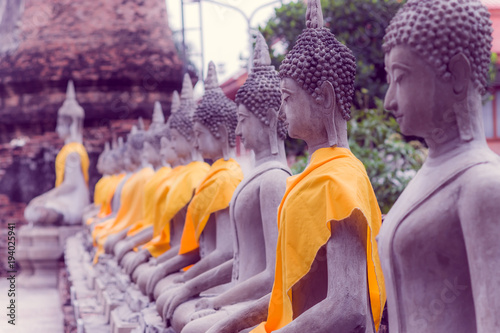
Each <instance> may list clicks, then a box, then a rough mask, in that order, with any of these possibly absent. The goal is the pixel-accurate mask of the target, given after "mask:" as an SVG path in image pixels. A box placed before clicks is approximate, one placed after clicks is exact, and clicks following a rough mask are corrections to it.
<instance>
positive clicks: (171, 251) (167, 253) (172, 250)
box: [156, 245, 181, 264]
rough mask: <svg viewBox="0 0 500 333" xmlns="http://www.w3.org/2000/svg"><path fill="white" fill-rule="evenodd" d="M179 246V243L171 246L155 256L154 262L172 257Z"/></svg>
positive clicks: (176, 252)
mask: <svg viewBox="0 0 500 333" xmlns="http://www.w3.org/2000/svg"><path fill="white" fill-rule="evenodd" d="M180 248H181V247H180V245H176V246H172V247H171V248H170V249H169V250H168V251H166V252H165V253H163V254H162V255H160V256H159V257H158V258H156V262H157V263H159V264H161V263H163V262H165V261H167V260H170V259H172V258H173V257H175V256H176V255H177V254H178V253H179V250H180Z"/></svg>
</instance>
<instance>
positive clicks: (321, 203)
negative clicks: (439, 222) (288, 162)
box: [209, 0, 385, 333]
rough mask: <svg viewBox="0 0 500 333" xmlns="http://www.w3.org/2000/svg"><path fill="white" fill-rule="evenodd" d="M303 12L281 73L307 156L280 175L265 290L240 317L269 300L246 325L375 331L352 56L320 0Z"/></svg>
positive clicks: (368, 200) (367, 201)
mask: <svg viewBox="0 0 500 333" xmlns="http://www.w3.org/2000/svg"><path fill="white" fill-rule="evenodd" d="M306 16H307V28H306V29H305V30H304V31H303V32H302V34H301V35H300V36H299V37H298V40H297V43H296V44H295V45H294V47H293V48H292V50H291V51H290V52H289V53H288V54H287V55H286V57H285V59H284V60H283V62H282V64H281V66H280V70H279V73H280V78H281V82H280V85H281V91H282V110H283V111H284V113H285V115H286V119H287V122H288V133H289V135H290V136H291V137H293V138H299V139H302V140H304V141H305V142H306V143H307V147H308V149H309V153H310V161H309V163H308V165H307V167H306V169H305V170H304V171H303V172H302V173H301V174H299V175H296V176H293V177H290V178H289V179H288V181H287V189H286V192H285V195H284V197H283V200H282V202H281V204H280V207H279V209H278V243H277V244H278V245H277V253H276V271H275V278H274V286H273V290H272V292H271V295H270V296H268V297H267V299H266V298H263V299H261V300H259V301H257V302H256V303H255V304H257V305H258V306H260V309H255V307H254V306H251V307H250V308H249V309H247V311H248V316H252V315H255V316H257V317H259V316H261V314H262V310H264V311H265V310H266V306H265V304H268V309H267V321H266V322H264V323H261V324H260V325H258V326H257V327H256V328H254V329H253V330H252V332H280V333H281V332H283V333H284V332H287V333H290V332H330V331H337V332H375V330H376V328H378V325H379V323H380V319H381V317H382V310H383V308H384V304H385V291H384V282H383V276H382V273H381V269H380V262H379V259H378V253H377V247H376V245H375V244H376V243H375V236H376V235H377V234H378V231H379V228H380V225H381V214H380V209H379V207H378V203H377V200H376V198H375V194H374V193H373V189H372V186H371V183H370V180H369V178H368V176H367V174H366V170H365V168H364V166H363V164H362V163H361V162H360V161H359V160H358V159H357V158H356V157H355V156H354V155H353V154H352V153H351V151H350V150H349V146H348V139H347V120H348V119H349V118H350V107H351V101H352V95H353V93H354V77H355V73H356V61H355V58H354V56H353V54H352V52H351V51H350V50H349V49H348V48H347V47H346V46H344V45H343V44H341V43H340V42H338V41H337V40H336V39H335V36H334V35H333V34H332V33H331V32H330V31H329V30H328V29H326V28H324V27H323V15H322V11H321V2H320V0H311V1H308V2H307V14H306ZM266 300H267V302H266ZM262 305H264V307H263V308H262ZM232 324H234V323H230V322H227V321H224V322H222V323H220V326H217V327H213V328H212V329H210V330H209V332H230V330H229V329H230V326H231V325H232ZM236 326H237V325H236ZM221 328H223V329H221ZM241 329H243V328H241ZM241 329H240V328H239V330H241ZM239 330H233V331H231V332H237V331H239Z"/></svg>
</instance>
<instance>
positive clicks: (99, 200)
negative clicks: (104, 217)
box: [94, 175, 112, 206]
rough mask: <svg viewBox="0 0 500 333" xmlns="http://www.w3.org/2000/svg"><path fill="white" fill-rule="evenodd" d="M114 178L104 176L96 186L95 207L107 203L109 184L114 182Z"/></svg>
mask: <svg viewBox="0 0 500 333" xmlns="http://www.w3.org/2000/svg"><path fill="white" fill-rule="evenodd" d="M111 177H112V176H110V175H105V176H102V177H101V179H99V181H98V182H97V184H95V187H94V205H95V206H102V205H103V204H104V202H105V201H106V195H105V194H106V188H107V186H109V183H110V182H111V181H112V178H111Z"/></svg>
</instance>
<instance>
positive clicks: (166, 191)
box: [25, 0, 500, 333]
mask: <svg viewBox="0 0 500 333" xmlns="http://www.w3.org/2000/svg"><path fill="white" fill-rule="evenodd" d="M306 20H307V28H306V29H305V30H304V31H303V32H302V34H301V35H300V36H298V39H297V41H296V44H295V45H294V46H293V48H292V49H291V51H290V52H289V53H288V54H287V55H286V57H285V59H284V60H283V62H282V64H281V66H280V68H279V73H278V72H277V71H276V69H275V68H274V67H273V66H271V59H270V56H269V50H268V46H267V45H266V43H265V40H264V38H263V37H262V36H260V35H258V36H257V41H256V44H255V54H254V64H253V68H252V69H251V71H250V73H249V76H248V79H247V81H246V82H245V83H244V84H243V86H242V87H241V88H240V89H239V90H238V92H237V94H236V99H235V102H233V101H231V100H229V99H228V98H227V97H226V96H225V95H224V93H223V91H222V90H221V88H220V86H219V83H218V80H217V74H216V69H215V66H214V64H213V63H210V64H209V68H208V74H207V77H206V80H205V93H204V95H203V97H202V98H201V100H200V101H199V103H196V102H195V101H194V99H193V87H192V83H191V80H190V78H189V76H188V75H186V76H185V78H184V81H183V87H182V91H181V92H180V94H177V93H174V95H173V100H172V107H171V115H170V116H169V118H168V120H167V121H166V122H165V118H164V115H163V112H162V110H161V106H160V105H159V103H157V104H156V105H155V108H154V115H153V118H152V121H151V125H150V126H149V128H148V129H147V130H146V129H145V127H144V125H143V124H142V123H141V122H139V124H138V126H137V127H134V128H132V130H131V132H130V134H129V135H128V137H127V140H126V142H125V143H124V142H123V140H120V141H119V142H115V143H114V144H113V145H112V146H109V145H107V146H106V148H105V149H104V152H103V153H102V154H101V156H100V157H99V161H98V168H99V171H100V172H101V173H103V177H102V178H101V180H100V181H99V182H98V183H97V185H96V187H95V196H94V203H93V205H90V206H88V207H87V208H84V207H85V206H87V205H88V199H87V198H88V188H87V185H86V181H87V180H88V176H87V169H88V163H89V162H88V157H87V155H86V153H85V150H84V148H83V146H82V144H81V124H82V118H83V111H82V110H81V108H80V107H79V106H78V105H77V103H76V100H75V95H74V88H73V87H72V84H70V86H69V88H68V99H67V100H66V101H65V102H64V105H63V107H62V108H61V110H60V113H59V120H58V127H57V129H58V133H59V134H60V135H61V137H63V138H64V139H65V140H66V145H65V146H64V148H63V150H62V151H61V152H60V154H59V155H58V157H57V161H56V172H57V182H58V183H57V187H56V188H55V189H54V190H52V191H50V192H48V193H46V194H44V195H42V196H41V197H39V198H37V199H35V200H33V201H32V202H31V203H30V205H29V206H28V208H27V209H26V212H25V215H26V218H27V219H28V220H29V221H34V223H48V224H52V223H57V221H59V222H61V221H66V223H69V224H75V223H80V221H81V220H82V216H83V221H84V222H83V223H84V224H85V225H86V226H87V230H88V231H87V236H86V237H87V238H86V239H87V241H88V242H89V243H91V245H90V246H89V247H88V249H89V251H90V253H91V256H92V257H93V264H94V266H93V270H95V272H97V275H98V277H99V278H100V279H102V280H103V281H105V282H104V284H105V285H106V290H107V292H108V294H110V295H111V297H112V298H114V299H116V300H119V302H120V305H119V306H118V307H117V308H116V309H115V310H114V311H113V313H114V315H115V316H116V317H117V318H119V320H120V321H122V322H128V323H136V324H137V327H136V328H135V330H134V332H177V333H180V332H182V333H191V332H209V333H221V332H224V333H234V332H253V333H259V332H280V333H285V332H286V333H291V332H367V333H368V332H370V333H371V332H376V331H378V330H379V328H380V325H381V320H382V316H383V312H384V308H385V307H387V313H388V322H389V329H390V331H391V332H392V333H394V332H401V333H413V332H434V333H445V332H446V333H448V332H464V333H465V332H467V333H471V332H482V333H492V332H500V320H499V319H498V318H499V316H498V314H499V313H500V245H499V244H500V243H499V242H498V239H497V237H498V235H500V204H499V203H500V157H499V156H497V155H495V154H494V153H493V152H492V151H491V150H490V149H489V148H488V146H487V144H486V139H485V135H484V130H483V127H482V126H483V125H482V118H481V117H482V113H481V98H482V95H483V94H484V93H485V90H486V86H487V78H488V69H489V64H490V50H491V42H492V38H491V33H492V28H491V21H490V19H489V13H488V11H487V9H486V8H485V7H484V6H483V5H482V4H481V2H480V1H479V0H432V1H431V0H408V1H407V2H406V4H405V5H404V6H403V7H402V9H401V10H400V11H399V12H398V13H397V14H396V16H395V17H394V18H393V19H392V21H391V23H390V25H389V26H388V28H387V31H386V35H385V38H384V45H383V50H384V52H385V64H386V71H387V76H388V84H389V86H388V91H387V94H386V97H385V104H384V106H385V108H386V109H387V110H388V111H389V112H391V113H393V115H394V116H395V117H396V120H397V122H398V123H399V125H400V129H401V132H402V133H403V134H405V135H408V136H417V137H421V138H423V139H424V140H425V142H426V144H427V146H428V148H429V151H428V157H427V159H426V161H425V163H424V164H423V167H422V168H421V170H420V171H419V172H418V173H417V175H416V176H415V178H414V179H413V180H412V181H411V182H410V184H409V185H408V186H407V188H406V189H405V190H404V192H403V193H402V194H401V196H400V198H399V199H398V200H397V202H396V203H395V205H394V206H393V207H392V209H391V210H390V212H389V213H388V215H386V216H385V218H384V222H383V223H382V215H381V212H380V209H379V206H378V203H377V199H376V193H374V191H373V189H372V186H371V183H370V180H369V178H368V176H367V173H366V170H365V167H364V166H363V164H362V163H361V162H360V161H359V160H358V159H357V158H356V157H355V156H354V155H353V153H352V152H351V151H350V149H349V144H348V136H347V121H348V120H349V118H350V109H351V103H352V96H353V93H354V79H355V73H356V59H355V57H354V56H353V53H352V52H351V50H349V49H348V48H347V47H346V46H345V45H343V44H342V43H340V42H339V41H338V40H337V39H336V38H335V36H334V35H333V34H332V33H331V32H330V30H329V29H327V28H325V27H324V19H323V15H322V10H321V2H320V0H310V1H308V2H307V14H306ZM332 24H335V23H334V22H332ZM287 134H288V135H289V136H290V137H292V138H297V139H302V140H304V141H305V142H306V143H307V147H308V150H309V154H310V159H309V162H308V165H307V167H306V168H305V170H304V171H303V172H302V173H300V174H298V175H293V176H292V175H291V172H290V169H289V168H288V166H287V161H286V154H285V147H284V140H285V138H286V136H287ZM237 136H239V137H240V138H241V142H242V143H243V145H244V146H245V148H246V149H247V150H250V151H253V156H254V166H253V167H252V168H251V170H249V171H247V172H245V173H244V172H243V171H242V167H241V166H240V164H239V163H238V162H237V159H236V158H235V146H236V137H237ZM205 161H211V164H207V163H206V162H205ZM75 212H76V213H75ZM79 218H80V220H79ZM386 303H387V304H386Z"/></svg>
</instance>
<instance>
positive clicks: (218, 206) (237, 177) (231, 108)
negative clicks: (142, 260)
mask: <svg viewBox="0 0 500 333" xmlns="http://www.w3.org/2000/svg"><path fill="white" fill-rule="evenodd" d="M193 120H194V125H193V136H194V137H195V139H196V140H195V142H196V146H195V147H196V149H197V150H199V152H200V153H201V155H202V156H203V158H205V159H210V160H212V161H214V162H213V164H212V166H211V167H210V170H209V171H208V175H207V176H206V177H205V178H204V179H203V180H202V181H201V183H200V184H199V185H198V187H197V188H196V191H195V194H194V196H193V198H192V200H191V202H190V204H189V206H188V209H187V212H186V219H185V223H184V230H183V233H182V238H181V244H180V249H179V254H178V255H177V256H176V257H175V258H172V259H171V260H169V261H167V262H164V263H162V264H161V265H159V266H158V268H157V269H156V270H155V271H154V272H153V274H151V276H150V277H149V278H148V283H147V286H146V292H147V294H148V295H150V296H153V297H154V298H155V299H156V298H158V296H159V294H161V292H162V291H163V290H164V289H165V288H168V287H169V286H171V285H172V282H173V281H172V280H173V279H176V278H174V276H176V275H172V276H169V275H171V274H172V273H176V272H178V271H179V270H180V269H182V268H184V267H187V266H189V265H192V264H195V263H196V264H195V265H194V266H193V267H191V268H190V269H189V270H188V271H186V272H183V273H180V274H181V275H182V277H181V278H180V279H181V280H183V281H188V280H190V279H192V278H193V277H195V276H197V275H199V274H201V273H204V272H206V271H208V270H209V269H211V268H214V267H216V266H218V265H220V264H222V263H225V262H228V261H230V260H231V259H232V257H233V250H232V235H231V229H230V224H229V202H230V201H231V197H232V195H233V192H234V190H235V189H236V186H237V185H238V184H239V183H240V182H241V180H242V178H243V173H242V171H241V168H240V166H239V164H238V163H237V162H236V161H235V160H234V159H233V158H232V156H233V154H234V150H235V149H234V148H235V146H236V135H235V132H234V131H235V128H236V125H237V115H236V104H235V103H234V102H233V101H231V100H230V99H228V98H227V97H226V96H225V95H224V93H223V92H222V89H220V87H219V84H218V81H217V73H216V70H215V65H214V64H213V63H212V62H211V63H210V64H209V66H208V74H207V78H206V80H205V94H204V95H203V98H202V100H201V102H200V104H199V105H198V106H197V107H196V111H195V112H194V115H193ZM172 139H173V141H174V147H175V148H174V149H175V150H176V152H177V155H178V156H179V150H180V149H179V146H177V145H176V143H175V142H176V137H175V132H174V131H172ZM200 258H201V259H200ZM198 260H200V261H199V262H197V261H198ZM177 279H178V278H177ZM160 280H162V282H160V283H159V281H160Z"/></svg>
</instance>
